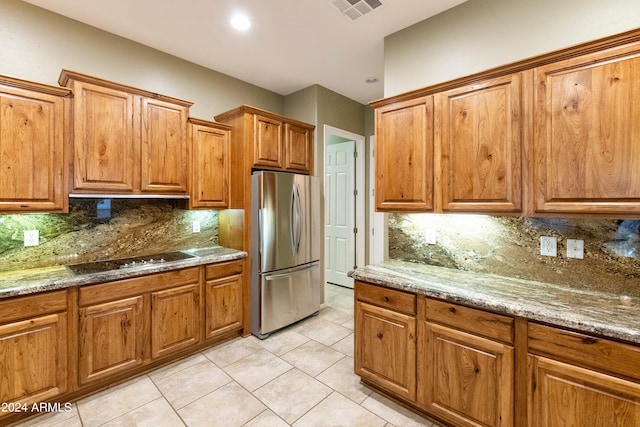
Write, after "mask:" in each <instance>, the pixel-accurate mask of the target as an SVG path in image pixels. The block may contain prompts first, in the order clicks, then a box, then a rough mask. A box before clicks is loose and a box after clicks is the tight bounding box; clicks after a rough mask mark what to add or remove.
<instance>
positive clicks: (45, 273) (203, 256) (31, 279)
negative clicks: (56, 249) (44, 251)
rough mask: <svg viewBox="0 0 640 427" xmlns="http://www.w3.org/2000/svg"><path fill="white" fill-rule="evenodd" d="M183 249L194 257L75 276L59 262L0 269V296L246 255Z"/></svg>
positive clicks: (219, 249)
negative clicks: (46, 265)
mask: <svg viewBox="0 0 640 427" xmlns="http://www.w3.org/2000/svg"><path fill="white" fill-rule="evenodd" d="M183 252H185V253H188V254H190V255H194V258H188V259H184V260H180V261H171V262H166V263H163V264H152V265H146V266H141V267H131V268H126V269H120V270H111V271H105V272H101V273H94V274H84V275H79V276H75V275H73V273H72V272H71V271H70V270H69V269H68V268H67V267H65V266H63V265H57V266H53V267H42V268H33V269H26V270H15V271H8V272H2V273H0V298H9V297H14V296H19V295H28V294H33V293H37V292H45V291H51V290H56V289H65V288H68V287H70V286H78V285H91V284H96V283H103V282H110V281H113V280H119V279H127V278H130V277H138V276H143V275H146V274H152V273H160V272H163V271H170V270H177V269H179V268H186V267H193V266H197V265H202V264H211V263H214V262H223V261H231V260H235V259H242V258H244V257H246V256H247V253H246V252H243V251H238V250H235V249H230V248H225V247H221V246H215V247H210V248H198V249H194V250H185V251H183Z"/></svg>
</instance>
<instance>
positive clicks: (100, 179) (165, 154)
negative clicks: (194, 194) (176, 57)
mask: <svg viewBox="0 0 640 427" xmlns="http://www.w3.org/2000/svg"><path fill="white" fill-rule="evenodd" d="M59 83H60V84H61V85H63V86H68V87H69V88H71V89H72V90H73V93H74V99H73V147H74V148H73V153H74V154H73V187H72V191H73V192H78V193H107V194H110V193H113V194H119V193H124V194H144V193H150V194H178V195H186V194H187V193H188V190H189V187H188V186H189V175H190V169H189V168H190V157H189V155H190V149H189V139H188V129H187V119H188V117H189V107H190V106H191V103H190V102H187V101H181V100H178V99H174V98H169V97H166V96H163V95H158V94H154V93H151V92H146V91H143V90H140V89H136V88H132V87H129V86H125V85H121V84H118V83H113V82H109V81H106V80H102V79H98V78H95V77H91V76H86V75H83V74H79V73H75V72H71V71H67V70H63V71H62V73H61V74H60V78H59Z"/></svg>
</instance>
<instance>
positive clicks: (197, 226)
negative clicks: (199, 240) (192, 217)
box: [193, 221, 200, 233]
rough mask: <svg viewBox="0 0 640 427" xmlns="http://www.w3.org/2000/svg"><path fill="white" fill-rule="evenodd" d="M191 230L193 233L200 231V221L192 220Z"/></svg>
mask: <svg viewBox="0 0 640 427" xmlns="http://www.w3.org/2000/svg"><path fill="white" fill-rule="evenodd" d="M193 232H194V233H199V232H200V221H193Z"/></svg>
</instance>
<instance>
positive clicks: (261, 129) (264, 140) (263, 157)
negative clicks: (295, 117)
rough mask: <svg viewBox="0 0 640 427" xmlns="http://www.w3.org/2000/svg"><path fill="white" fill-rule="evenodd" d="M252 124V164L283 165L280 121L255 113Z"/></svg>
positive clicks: (275, 166) (271, 166)
mask: <svg viewBox="0 0 640 427" xmlns="http://www.w3.org/2000/svg"><path fill="white" fill-rule="evenodd" d="M253 125H254V129H253V131H254V135H253V138H254V139H253V165H254V166H266V167H268V168H277V169H281V168H282V167H283V165H284V163H283V159H282V157H283V156H282V150H283V144H282V135H283V132H282V127H283V124H282V122H281V121H279V120H275V119H271V118H269V117H265V116H261V115H259V114H255V115H254V122H253Z"/></svg>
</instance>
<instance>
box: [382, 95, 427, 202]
mask: <svg viewBox="0 0 640 427" xmlns="http://www.w3.org/2000/svg"><path fill="white" fill-rule="evenodd" d="M375 120H376V124H375V128H376V130H375V134H376V156H375V157H376V194H375V196H376V209H377V210H379V211H431V210H433V177H434V169H433V168H434V164H433V97H431V96H428V97H423V98H417V99H414V100H410V101H404V102H397V103H394V104H390V105H386V106H384V107H380V108H377V109H376V112H375Z"/></svg>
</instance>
